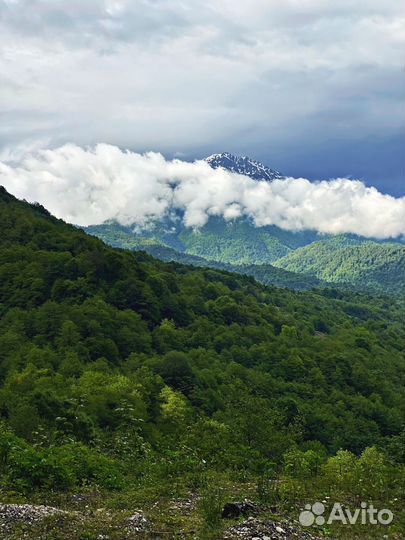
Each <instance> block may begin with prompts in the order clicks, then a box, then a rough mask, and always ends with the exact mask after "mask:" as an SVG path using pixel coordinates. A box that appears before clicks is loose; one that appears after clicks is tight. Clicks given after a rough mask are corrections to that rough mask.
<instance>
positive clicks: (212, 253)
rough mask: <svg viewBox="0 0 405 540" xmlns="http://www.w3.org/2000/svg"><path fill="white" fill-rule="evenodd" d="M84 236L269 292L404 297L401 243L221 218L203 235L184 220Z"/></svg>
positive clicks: (113, 225)
mask: <svg viewBox="0 0 405 540" xmlns="http://www.w3.org/2000/svg"><path fill="white" fill-rule="evenodd" d="M85 230H86V232H88V233H89V234H92V235H94V236H97V237H99V238H101V239H102V240H104V242H106V243H107V244H110V245H112V246H114V247H120V248H126V249H134V250H145V251H147V252H148V253H150V254H152V255H153V256H155V257H157V258H159V259H161V260H176V261H178V262H184V263H186V264H193V265H196V266H203V267H205V266H210V267H212V268H219V269H227V270H231V271H235V272H241V273H246V274H248V275H251V276H253V277H255V279H257V280H258V281H260V282H261V283H264V284H266V285H276V286H279V287H287V288H292V289H295V290H308V289H311V288H313V287H319V286H322V285H324V286H332V287H344V288H348V289H352V290H357V291H363V292H371V293H378V294H389V295H393V296H396V297H399V296H400V295H402V293H403V291H404V279H403V278H404V276H403V267H404V263H405V253H404V249H403V244H401V243H400V242H398V241H396V242H395V243H389V242H386V241H384V242H382V241H377V240H367V239H366V238H362V237H359V236H355V235H347V234H345V235H343V234H342V235H336V236H331V235H322V234H319V233H315V232H313V231H302V232H291V231H284V230H282V229H280V228H278V227H275V226H266V227H255V226H253V224H252V223H250V222H249V220H246V219H239V220H236V221H230V222H226V221H225V220H223V219H221V218H216V217H211V218H210V219H209V221H208V223H207V224H206V225H205V226H204V227H202V228H201V229H199V230H193V229H190V228H187V227H185V226H184V225H183V223H182V219H181V216H177V217H176V219H170V218H167V219H165V220H162V222H157V223H154V224H153V225H151V226H150V227H147V228H144V229H139V228H136V227H125V226H122V225H119V224H118V223H117V222H115V221H111V222H107V223H104V224H102V225H94V226H91V227H87V228H86V229H85ZM275 267H277V268H275ZM283 271H284V272H283ZM285 271H288V273H285Z"/></svg>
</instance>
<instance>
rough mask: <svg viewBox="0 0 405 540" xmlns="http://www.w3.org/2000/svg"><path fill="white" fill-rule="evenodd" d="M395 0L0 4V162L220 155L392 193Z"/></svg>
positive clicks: (398, 53)
mask: <svg viewBox="0 0 405 540" xmlns="http://www.w3.org/2000/svg"><path fill="white" fill-rule="evenodd" d="M404 29H405V25H404V20H403V6H402V2H400V1H399V0H384V1H382V0H339V1H332V0H283V1H280V0H249V1H246V2H242V1H239V2H235V1H234V0H131V1H129V0H104V1H103V0H86V1H83V0H69V1H67V0H0V76H1V84H0V107H1V123H0V158H1V159H3V160H10V159H18V158H19V157H20V156H21V155H23V154H24V153H25V152H26V151H27V150H33V149H37V148H56V147H58V146H61V145H63V144H64V143H66V142H70V143H75V144H77V145H79V146H86V145H95V144H96V143H99V142H101V143H109V144H113V145H117V146H119V147H121V148H128V149H131V150H133V151H135V152H144V151H158V152H162V153H163V154H164V155H165V156H167V157H169V158H170V157H175V156H179V157H182V158H183V159H187V160H192V159H195V158H200V157H203V156H204V155H207V154H209V153H212V152H220V151H230V152H234V153H241V154H247V155H250V156H252V157H255V158H258V159H260V160H262V161H263V162H265V163H267V164H269V165H270V166H272V167H273V168H276V169H278V170H281V171H282V172H284V173H285V174H287V175H291V176H305V177H307V178H310V179H320V178H333V177H337V176H341V177H342V176H345V177H354V178H359V179H362V180H364V181H365V183H366V184H367V185H374V186H376V187H377V188H378V189H379V190H380V191H382V192H384V193H390V194H393V195H396V196H398V195H401V194H403V192H404V188H403V183H402V176H403V174H404V170H403V167H404V165H403V157H404V156H403V149H402V147H403V144H404V130H403V111H402V107H403V94H404V85H403V78H402V77H403V76H402V69H403V45H404V33H405V30H404Z"/></svg>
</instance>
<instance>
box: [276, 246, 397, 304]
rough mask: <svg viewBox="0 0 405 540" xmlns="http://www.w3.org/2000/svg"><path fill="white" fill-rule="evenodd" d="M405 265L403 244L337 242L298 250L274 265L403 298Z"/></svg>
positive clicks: (333, 281) (332, 281)
mask: <svg viewBox="0 0 405 540" xmlns="http://www.w3.org/2000/svg"><path fill="white" fill-rule="evenodd" d="M404 263H405V251H404V247H403V246H402V245H400V244H388V243H385V244H377V243H375V242H362V243H360V244H356V243H355V242H353V243H351V244H350V243H348V242H343V243H342V242H341V240H340V239H339V238H337V239H328V240H327V241H320V242H314V243H312V244H310V245H309V246H305V247H302V248H299V249H297V250H296V251H294V252H292V253H289V254H288V255H287V256H285V257H282V258H281V259H279V260H278V261H276V262H275V263H274V264H275V265H276V266H277V267H279V268H283V269H285V270H289V271H291V272H297V273H299V274H305V275H308V276H311V277H316V278H318V279H321V280H325V281H328V282H330V283H336V284H340V285H345V286H349V287H353V288H362V289H369V290H370V291H374V292H377V293H388V294H394V295H395V294H396V295H401V294H403V291H404Z"/></svg>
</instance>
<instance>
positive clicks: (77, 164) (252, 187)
mask: <svg viewBox="0 0 405 540" xmlns="http://www.w3.org/2000/svg"><path fill="white" fill-rule="evenodd" d="M0 184H2V185H4V186H5V187H6V189H7V190H9V191H10V192H11V193H13V194H14V195H16V196H17V197H19V198H25V199H27V200H29V201H38V202H40V203H41V204H43V205H44V206H45V207H46V208H48V209H49V211H51V212H52V213H53V214H55V215H56V216H58V217H60V218H63V219H65V220H66V221H68V222H71V223H75V224H77V225H90V224H100V223H103V222H104V221H106V220H111V219H115V220H117V221H118V222H120V223H121V224H124V225H136V226H138V227H146V226H148V225H149V224H150V222H151V221H154V220H158V219H161V218H162V217H164V216H167V215H169V214H170V213H171V212H173V211H174V210H176V211H180V212H181V213H182V215H183V220H184V223H185V225H186V226H188V227H193V228H199V227H202V226H203V225H204V224H205V223H206V222H207V220H208V219H209V217H210V216H222V217H224V218H225V219H227V220H230V219H235V218H238V217H247V218H249V219H251V221H252V222H253V224H254V225H255V226H257V227H262V226H265V225H277V226H279V227H281V228H283V229H287V230H292V231H298V230H303V229H312V230H316V231H319V232H322V233H332V234H337V233H354V234H359V235H362V236H366V237H377V238H390V237H397V236H399V235H401V234H403V233H404V216H405V197H402V198H394V197H392V196H390V195H386V194H383V193H380V192H379V191H377V189H375V188H372V187H366V186H365V185H364V184H363V183H362V182H360V181H357V180H351V179H347V178H338V179H333V180H322V181H318V182H310V181H309V180H307V179H305V178H286V179H282V180H274V181H272V182H265V181H256V180H252V179H251V178H248V177H246V176H243V175H239V174H235V173H231V172H229V171H226V170H224V169H212V168H211V167H210V166H209V165H208V164H207V163H206V162H205V161H195V162H193V163H190V162H187V161H181V160H178V159H175V160H172V161H170V160H166V159H165V158H164V156H163V155H162V154H159V153H155V152H148V153H145V154H138V153H134V152H130V151H123V150H121V149H120V148H118V147H116V146H112V145H107V144H98V145H97V146H95V147H94V148H81V147H79V146H76V145H74V144H66V145H64V146H61V147H60V148H56V149H54V150H49V149H48V150H41V151H37V152H35V153H31V154H29V155H27V156H25V157H24V158H22V159H21V160H20V161H19V162H17V163H16V162H0Z"/></svg>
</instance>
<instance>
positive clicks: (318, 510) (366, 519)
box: [299, 502, 394, 527]
mask: <svg viewBox="0 0 405 540" xmlns="http://www.w3.org/2000/svg"><path fill="white" fill-rule="evenodd" d="M324 514H325V505H324V504H323V503H321V502H316V503H314V504H312V505H311V504H306V505H305V510H303V511H302V512H301V514H300V516H299V521H300V523H301V525H303V526H304V527H310V526H311V525H314V524H316V525H324V524H325V523H327V524H328V525H330V524H331V523H333V522H340V523H342V524H343V525H347V524H350V525H354V524H356V523H357V522H358V521H359V520H360V523H361V524H362V525H377V524H379V525H389V524H390V523H391V522H392V520H393V519H394V514H393V513H392V512H391V510H388V509H387V508H383V509H382V510H378V509H377V508H374V506H373V505H372V504H370V505H368V504H367V503H365V502H362V503H361V504H360V508H356V509H355V510H353V511H351V510H350V509H349V508H344V507H343V506H342V505H341V504H340V503H337V502H335V503H334V505H333V507H332V510H331V511H330V513H329V515H328V516H327V517H326V516H325V515H324Z"/></svg>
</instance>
